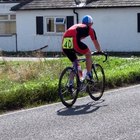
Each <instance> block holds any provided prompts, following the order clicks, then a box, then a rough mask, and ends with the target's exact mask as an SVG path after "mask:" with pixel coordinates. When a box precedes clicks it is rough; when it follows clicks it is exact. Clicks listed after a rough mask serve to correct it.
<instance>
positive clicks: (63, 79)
mask: <svg viewBox="0 0 140 140" xmlns="http://www.w3.org/2000/svg"><path fill="white" fill-rule="evenodd" d="M91 54H92V56H95V55H103V56H104V57H105V59H104V60H103V62H105V61H106V60H107V54H106V53H104V52H92V53H91ZM77 61H78V63H80V62H85V61H86V59H85V58H81V59H78V60H77ZM92 76H93V80H92V81H90V80H87V79H86V76H84V78H83V79H82V80H81V79H80V76H79V73H78V68H77V67H76V68H75V66H68V67H66V68H64V70H63V71H62V73H61V74H60V77H59V84H58V95H59V97H60V100H61V102H62V103H63V105H65V106H66V107H72V105H73V104H74V103H75V102H76V100H77V98H78V93H79V92H83V91H84V92H87V93H88V94H89V96H90V97H91V98H92V99H93V100H95V101H97V100H99V99H100V98H101V97H102V95H103V93H104V90H105V73H104V69H103V67H102V66H101V65H100V64H99V63H92ZM70 77H72V78H73V86H72V87H70V86H69V81H70Z"/></svg>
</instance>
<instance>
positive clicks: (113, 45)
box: [17, 8, 140, 52]
mask: <svg viewBox="0 0 140 140" xmlns="http://www.w3.org/2000/svg"><path fill="white" fill-rule="evenodd" d="M76 12H77V13H78V14H79V20H80V21H81V19H82V17H83V16H84V15H86V14H90V15H91V16H92V17H93V20H94V25H93V27H94V28H95V31H96V34H97V37H98V40H99V42H100V44H101V47H102V49H103V50H105V51H126V52H127V51H140V45H139V44H140V33H138V32H137V13H140V8H109V9H107V8H105V9H87V10H83V9H79V10H76ZM63 15H64V16H71V15H73V16H75V23H76V15H75V14H74V13H73V11H72V10H44V11H18V12H17V40H18V50H19V51H28V50H35V49H38V48H41V47H43V46H45V45H48V48H47V50H46V51H61V40H62V34H61V35H60V34H59V35H54V34H51V35H49V34H46V35H36V16H63ZM85 42H86V43H87V44H88V45H89V46H90V48H91V50H95V49H94V47H93V45H92V42H91V41H90V40H89V38H87V39H86V40H85Z"/></svg>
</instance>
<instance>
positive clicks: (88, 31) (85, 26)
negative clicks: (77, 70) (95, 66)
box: [62, 15, 101, 80]
mask: <svg viewBox="0 0 140 140" xmlns="http://www.w3.org/2000/svg"><path fill="white" fill-rule="evenodd" d="M92 25H93V19H92V17H91V16H89V15H86V16H84V17H83V19H82V23H78V24H75V25H73V26H71V27H70V28H69V29H68V30H67V31H66V32H65V33H64V35H63V40H62V49H63V52H64V53H65V55H66V56H67V57H68V58H69V60H70V61H71V62H72V63H73V65H76V66H78V65H79V64H78V62H77V55H76V53H79V54H82V55H85V57H86V69H87V74H86V79H88V80H92V73H91V67H92V59H91V51H90V49H89V48H88V46H87V45H86V44H84V43H83V42H82V41H81V40H82V39H84V38H85V37H88V36H90V38H91V40H92V41H93V44H94V46H95V48H96V50H97V51H98V52H100V51H101V48H100V44H99V42H98V40H97V37H96V33H95V31H94V29H93V28H92V27H91V26H92Z"/></svg>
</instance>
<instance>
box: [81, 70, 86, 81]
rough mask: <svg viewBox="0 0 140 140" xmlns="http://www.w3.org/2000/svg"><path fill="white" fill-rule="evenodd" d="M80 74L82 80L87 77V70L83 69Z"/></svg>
mask: <svg viewBox="0 0 140 140" xmlns="http://www.w3.org/2000/svg"><path fill="white" fill-rule="evenodd" d="M82 73H83V80H84V79H85V78H86V75H87V69H84V70H83V72H82Z"/></svg>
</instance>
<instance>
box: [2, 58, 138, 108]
mask: <svg viewBox="0 0 140 140" xmlns="http://www.w3.org/2000/svg"><path fill="white" fill-rule="evenodd" d="M102 60H103V58H102V57H98V59H97V58H94V61H96V62H99V63H100V64H101V65H102V66H103V68H104V71H105V75H106V88H107V89H110V88H116V87H120V86H125V85H128V84H135V83H139V82H140V58H139V57H134V58H120V57H109V59H108V61H107V62H106V63H103V62H102ZM70 64H71V63H70V61H69V60H68V59H66V58H61V59H58V60H44V61H41V60H40V61H38V62H8V61H1V62H0V111H7V110H15V109H20V108H28V107H32V106H38V105H42V104H46V103H52V102H57V101H59V98H58V90H57V89H58V79H59V75H60V73H61V71H62V70H63V69H64V67H66V66H69V65H70ZM82 66H83V67H84V64H82Z"/></svg>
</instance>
